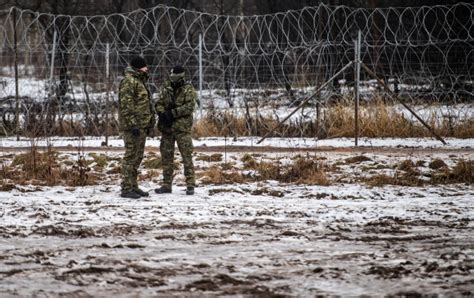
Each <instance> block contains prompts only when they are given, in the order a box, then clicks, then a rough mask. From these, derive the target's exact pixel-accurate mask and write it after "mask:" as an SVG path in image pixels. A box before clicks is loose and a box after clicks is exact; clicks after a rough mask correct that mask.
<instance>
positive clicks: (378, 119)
mask: <svg viewBox="0 0 474 298" xmlns="http://www.w3.org/2000/svg"><path fill="white" fill-rule="evenodd" d="M277 120H278V119H276V118H275V117H262V116H258V117H256V116H252V117H248V118H246V117H244V116H236V115H233V114H230V113H229V112H223V113H219V112H216V111H213V112H211V113H208V114H207V115H206V116H204V117H203V118H202V119H200V120H199V121H197V122H196V124H195V126H194V136H196V137H208V136H248V135H257V136H262V135H264V134H265V133H267V132H268V131H269V130H270V129H271V128H273V127H274V126H275V124H276V123H277ZM424 120H425V121H426V122H427V123H428V124H429V125H430V126H431V127H433V128H434V130H435V131H436V133H438V134H439V135H441V136H445V137H457V138H472V137H474V119H457V118H447V117H444V115H443V114H442V112H441V109H440V112H437V113H432V114H431V115H428V116H427V117H426V119H424ZM359 121H360V122H359V129H360V132H359V135H360V136H361V137H402V138H405V137H429V136H431V133H430V132H429V131H428V130H427V129H426V128H425V127H424V126H423V125H422V124H421V123H419V122H417V121H414V120H411V119H407V118H406V117H405V116H404V114H403V113H401V112H399V110H398V108H395V107H394V105H393V104H389V103H386V102H385V101H384V100H383V99H382V98H376V99H374V100H372V101H370V102H368V103H364V104H361V106H360V114H359ZM316 122H317V121H316V119H308V120H305V121H303V122H302V121H287V122H285V123H284V124H283V125H281V126H280V127H279V128H278V129H277V130H276V131H275V133H274V134H273V135H274V136H280V137H315V136H317V137H321V138H325V137H326V138H334V137H353V136H354V107H353V103H352V101H342V102H337V103H333V104H331V105H329V106H328V107H327V108H326V109H325V110H324V113H322V116H321V119H320V122H319V123H316Z"/></svg>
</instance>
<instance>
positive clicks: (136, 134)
mask: <svg viewBox="0 0 474 298" xmlns="http://www.w3.org/2000/svg"><path fill="white" fill-rule="evenodd" d="M130 132H131V133H132V136H134V137H138V136H139V135H140V128H138V127H134V128H132V129H131V130H130Z"/></svg>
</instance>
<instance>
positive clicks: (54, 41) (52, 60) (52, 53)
mask: <svg viewBox="0 0 474 298" xmlns="http://www.w3.org/2000/svg"><path fill="white" fill-rule="evenodd" d="M56 39H57V33H56V30H54V34H53V49H52V50H51V71H50V73H49V95H50V96H52V95H53V75H54V59H55V55H56Z"/></svg>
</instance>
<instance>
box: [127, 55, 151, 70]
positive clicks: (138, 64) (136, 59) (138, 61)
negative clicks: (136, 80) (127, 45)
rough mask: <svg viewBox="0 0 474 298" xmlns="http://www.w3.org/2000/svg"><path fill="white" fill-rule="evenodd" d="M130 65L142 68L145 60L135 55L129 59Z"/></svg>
mask: <svg viewBox="0 0 474 298" xmlns="http://www.w3.org/2000/svg"><path fill="white" fill-rule="evenodd" d="M130 66H132V67H135V68H137V69H140V68H143V67H145V66H147V65H146V61H145V59H143V57H140V56H135V57H133V58H132V60H130Z"/></svg>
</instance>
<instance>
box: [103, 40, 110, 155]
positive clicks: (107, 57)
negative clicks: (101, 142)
mask: <svg viewBox="0 0 474 298" xmlns="http://www.w3.org/2000/svg"><path fill="white" fill-rule="evenodd" d="M105 82H106V88H107V92H106V95H105V109H104V111H105V146H106V147H107V146H109V95H110V44H109V43H107V47H106V49H105Z"/></svg>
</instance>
